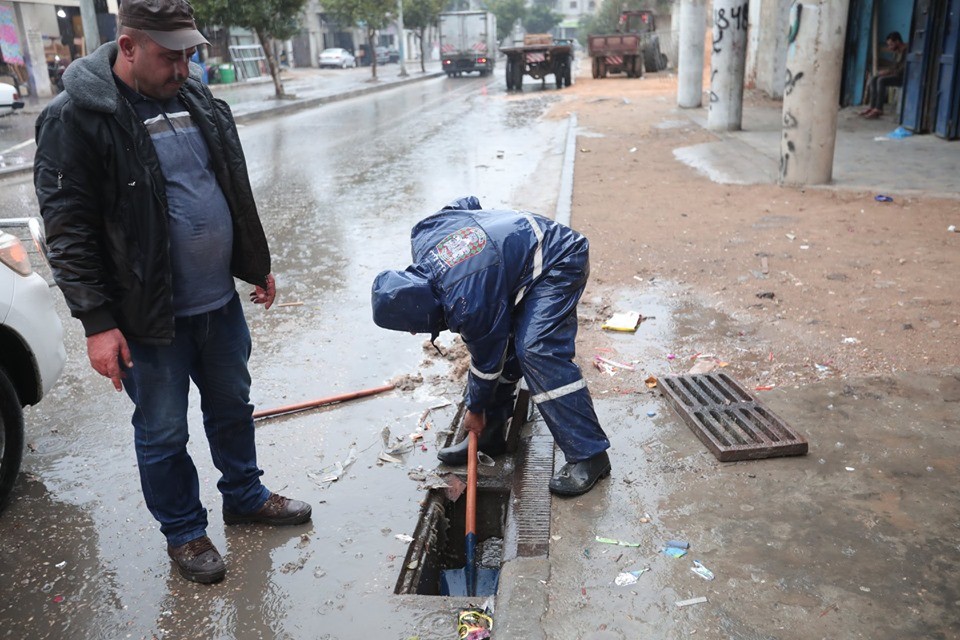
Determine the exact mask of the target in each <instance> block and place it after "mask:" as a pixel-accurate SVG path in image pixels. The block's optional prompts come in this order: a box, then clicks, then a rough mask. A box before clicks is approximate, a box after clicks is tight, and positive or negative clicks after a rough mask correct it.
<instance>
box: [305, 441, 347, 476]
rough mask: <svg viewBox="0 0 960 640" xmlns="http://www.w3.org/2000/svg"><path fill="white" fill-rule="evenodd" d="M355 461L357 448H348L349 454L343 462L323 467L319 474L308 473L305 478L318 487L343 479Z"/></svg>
mask: <svg viewBox="0 0 960 640" xmlns="http://www.w3.org/2000/svg"><path fill="white" fill-rule="evenodd" d="M356 461H357V447H356V446H352V447H350V453H348V454H347V458H346V459H345V460H344V461H343V462H334V463H333V465H332V466H329V467H324V468H323V469H321V470H320V472H319V473H308V474H307V477H308V478H310V479H311V480H313V481H314V482H315V483H317V484H320V485H326V484H329V483H332V482H336V481H337V480H339V479H340V478H342V477H343V474H345V473H346V472H347V469H349V468H350V465H352V464H353V463H354V462H356Z"/></svg>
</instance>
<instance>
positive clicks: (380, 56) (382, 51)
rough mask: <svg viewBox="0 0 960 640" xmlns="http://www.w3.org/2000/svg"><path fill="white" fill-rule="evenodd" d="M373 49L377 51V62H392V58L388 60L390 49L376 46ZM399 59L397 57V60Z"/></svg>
mask: <svg viewBox="0 0 960 640" xmlns="http://www.w3.org/2000/svg"><path fill="white" fill-rule="evenodd" d="M375 51H376V52H377V64H387V63H388V62H392V60H390V50H389V49H387V48H386V47H377V48H376V49H375ZM399 59H400V58H399V57H398V58H397V60H399Z"/></svg>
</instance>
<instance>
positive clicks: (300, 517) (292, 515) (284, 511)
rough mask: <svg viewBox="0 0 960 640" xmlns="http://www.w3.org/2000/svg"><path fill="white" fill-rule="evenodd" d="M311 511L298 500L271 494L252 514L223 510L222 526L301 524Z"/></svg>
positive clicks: (304, 503)
mask: <svg viewBox="0 0 960 640" xmlns="http://www.w3.org/2000/svg"><path fill="white" fill-rule="evenodd" d="M312 511H313V509H311V507H310V505H309V504H307V503H306V502H302V501H300V500H291V499H290V498H284V497H283V496H281V495H280V494H278V493H271V494H270V497H269V498H267V501H266V502H264V503H263V506H262V507H260V508H259V509H258V510H256V511H254V512H253V513H247V514H239V513H233V512H231V511H228V510H227V509H226V508H224V510H223V523H224V524H270V525H274V526H283V525H292V524H303V523H304V522H306V521H307V520H309V519H310V514H311V512H312Z"/></svg>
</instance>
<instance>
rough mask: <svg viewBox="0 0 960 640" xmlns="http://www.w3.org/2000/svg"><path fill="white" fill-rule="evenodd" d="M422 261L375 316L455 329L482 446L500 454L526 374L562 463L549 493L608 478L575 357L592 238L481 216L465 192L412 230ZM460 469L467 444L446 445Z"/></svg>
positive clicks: (395, 275)
mask: <svg viewBox="0 0 960 640" xmlns="http://www.w3.org/2000/svg"><path fill="white" fill-rule="evenodd" d="M411 238H412V245H413V260H414V264H412V265H411V266H409V267H407V269H406V270H405V271H384V272H383V273H381V274H380V275H378V276H377V278H376V280H375V281H374V283H373V296H372V298H373V299H372V302H373V320H374V322H376V323H377V325H379V326H381V327H383V328H385V329H395V330H397V331H410V332H413V333H429V334H430V335H431V337H432V338H433V339H435V338H436V337H437V335H439V333H440V331H442V330H444V329H449V330H450V331H453V332H454V333H459V334H460V337H461V338H462V339H463V342H464V344H465V345H466V346H467V350H468V351H469V352H470V373H469V374H468V377H467V395H466V407H467V411H466V417H465V418H464V427H465V428H466V429H467V430H468V431H472V432H474V433H476V434H477V435H478V436H479V437H478V440H479V445H480V450H481V451H483V452H484V453H486V454H488V455H497V454H499V453H503V450H504V436H505V434H504V426H505V424H506V420H507V418H508V417H509V415H510V413H511V406H512V400H513V394H514V390H515V389H516V385H517V382H519V380H520V376H521V375H522V376H523V377H524V378H525V379H526V381H527V384H528V385H529V387H530V392H531V399H532V400H533V401H534V402H535V403H536V404H537V407H538V408H539V409H540V414H541V415H542V416H543V419H544V421H545V422H546V423H547V427H548V428H549V429H550V433H552V434H553V438H554V440H555V441H556V443H557V446H559V447H560V450H561V451H563V455H564V457H565V458H566V464H564V465H563V467H562V468H561V469H560V470H559V471H557V473H555V474H554V476H553V478H552V479H551V480H550V491H552V492H553V493H555V494H557V495H562V496H576V495H580V494H583V493H586V492H587V491H589V490H590V489H591V488H592V487H593V486H594V485H595V484H596V483H597V481H598V480H600V479H601V478H603V477H604V476H606V475H608V474H609V473H610V458H609V457H608V456H607V449H608V448H609V447H610V442H609V440H607V436H606V435H605V434H604V432H603V429H602V428H600V423H599V421H598V420H597V414H596V413H595V412H594V410H593V401H592V400H591V398H590V392H589V391H588V390H587V383H586V381H585V380H584V379H583V375H582V374H581V372H580V367H578V366H577V365H576V364H574V362H573V356H574V353H575V344H574V342H575V340H576V337H577V303H578V302H579V301H580V296H581V294H582V293H583V289H584V287H585V286H586V284H587V276H589V274H590V261H589V255H588V253H589V243H588V242H587V239H586V238H584V237H583V236H582V235H580V234H579V233H577V232H576V231H574V230H573V229H570V228H569V227H566V226H564V225H562V224H559V223H557V222H554V221H553V220H550V219H548V218H544V217H542V216H538V215H534V214H532V213H528V212H525V211H483V210H481V208H480V202H479V201H478V200H477V199H476V198H474V197H468V198H462V199H460V200H457V201H456V202H454V203H452V204H450V205H448V206H446V207H444V208H443V209H442V210H441V211H439V212H438V213H435V214H434V215H432V216H430V217H429V218H426V219H425V220H422V221H421V222H420V223H418V224H417V225H416V226H415V227H414V228H413V232H412V234H411ZM439 458H440V459H441V460H442V461H443V462H446V463H447V464H463V463H464V462H466V459H467V451H466V444H465V442H462V443H460V444H459V445H454V446H452V447H448V448H446V449H442V450H441V451H440V453H439Z"/></svg>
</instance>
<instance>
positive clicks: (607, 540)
mask: <svg viewBox="0 0 960 640" xmlns="http://www.w3.org/2000/svg"><path fill="white" fill-rule="evenodd" d="M596 541H597V542H602V543H603V544H615V545H617V546H620V547H639V546H640V543H639V542H624V541H623V540H614V539H613V538H601V537H600V536H597V537H596Z"/></svg>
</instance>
